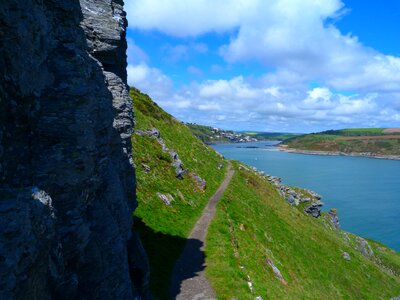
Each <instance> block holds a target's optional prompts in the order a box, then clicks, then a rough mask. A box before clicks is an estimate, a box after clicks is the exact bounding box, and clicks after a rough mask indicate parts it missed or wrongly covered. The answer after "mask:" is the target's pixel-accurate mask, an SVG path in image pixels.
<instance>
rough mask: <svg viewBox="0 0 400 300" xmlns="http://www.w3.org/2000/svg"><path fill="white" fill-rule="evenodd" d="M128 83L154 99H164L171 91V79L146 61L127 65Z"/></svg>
mask: <svg viewBox="0 0 400 300" xmlns="http://www.w3.org/2000/svg"><path fill="white" fill-rule="evenodd" d="M127 72H128V84H129V85H130V86H134V87H136V88H138V89H140V90H141V91H142V92H144V93H147V94H150V95H151V96H152V97H153V98H154V100H156V101H158V100H159V99H165V97H166V96H167V95H170V94H171V93H172V89H173V83H172V80H171V79H170V78H169V77H168V76H166V75H165V74H163V73H162V72H161V71H160V70H158V69H156V68H151V67H149V66H148V65H147V64H146V63H141V64H138V65H128V68H127Z"/></svg>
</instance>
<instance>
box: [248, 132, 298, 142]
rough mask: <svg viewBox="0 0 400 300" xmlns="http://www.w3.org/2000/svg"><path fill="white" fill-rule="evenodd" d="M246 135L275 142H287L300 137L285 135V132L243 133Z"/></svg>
mask: <svg viewBox="0 0 400 300" xmlns="http://www.w3.org/2000/svg"><path fill="white" fill-rule="evenodd" d="M243 133H244V134H245V135H249V136H251V137H254V138H256V139H258V140H274V141H285V140H287V139H290V138H293V137H296V136H299V134H296V133H285V132H258V131H246V132H243Z"/></svg>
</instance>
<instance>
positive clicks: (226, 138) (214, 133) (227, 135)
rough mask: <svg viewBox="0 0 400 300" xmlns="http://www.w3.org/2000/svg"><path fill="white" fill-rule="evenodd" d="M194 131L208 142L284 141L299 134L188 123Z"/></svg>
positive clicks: (198, 136)
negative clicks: (231, 128) (229, 128)
mask: <svg viewBox="0 0 400 300" xmlns="http://www.w3.org/2000/svg"><path fill="white" fill-rule="evenodd" d="M186 125H187V126H188V127H189V129H190V130H191V131H192V133H193V134H194V135H195V136H196V137H197V138H199V139H200V140H202V141H203V142H204V143H206V144H216V143H237V142H244V141H247V142H248V141H256V140H258V141H267V140H274V141H284V140H286V139H288V138H291V137H295V136H297V134H293V133H281V132H259V131H232V130H224V129H218V128H213V127H210V126H204V125H199V124H193V123H188V124H186Z"/></svg>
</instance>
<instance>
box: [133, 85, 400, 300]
mask: <svg viewBox="0 0 400 300" xmlns="http://www.w3.org/2000/svg"><path fill="white" fill-rule="evenodd" d="M131 96H132V98H133V101H134V107H135V116H136V118H135V119H136V130H144V131H148V130H151V129H152V128H157V129H158V130H159V131H160V134H161V137H162V138H163V140H164V141H165V144H166V146H167V147H168V148H170V149H174V150H175V151H176V152H177V153H178V154H179V156H180V158H181V160H182V162H183V163H184V166H185V168H188V169H189V170H190V171H192V172H195V173H196V174H198V175H199V176H201V177H202V178H204V179H206V181H207V188H206V189H205V191H200V190H198V189H197V187H196V183H195V182H194V180H192V179H191V178H190V177H188V176H184V178H183V179H178V178H176V177H175V172H174V168H173V167H172V165H171V162H172V160H171V157H170V155H169V154H168V153H165V152H163V150H162V147H161V145H160V144H159V143H158V141H157V140H156V139H155V138H151V137H148V136H145V135H144V136H143V135H138V134H134V135H133V137H132V141H133V146H134V161H135V165H136V176H137V198H138V202H139V206H138V208H137V209H136V211H135V214H134V218H135V224H134V228H135V230H136V231H137V232H138V233H139V235H140V238H141V240H142V241H143V245H144V248H145V250H146V252H147V254H148V257H149V261H150V273H151V275H150V288H151V291H152V293H153V297H154V299H168V290H169V284H170V275H171V272H172V268H173V266H174V264H175V261H176V259H177V258H178V257H179V255H180V253H181V251H182V249H183V246H184V245H185V242H186V237H187V236H188V234H189V233H190V231H191V229H192V227H193V225H194V224H195V222H196V220H197V218H198V217H199V216H200V214H201V212H202V210H203V208H204V206H205V205H206V203H207V201H208V199H209V197H210V196H211V195H212V194H213V193H214V192H215V190H216V189H217V187H218V186H219V184H220V183H221V182H222V180H223V178H224V175H225V173H226V165H227V163H226V161H225V160H224V159H223V158H222V157H221V156H219V155H218V154H217V153H216V152H215V151H214V150H213V149H211V148H210V147H208V146H206V145H205V144H204V143H202V142H201V141H200V140H199V139H197V138H196V137H195V136H194V135H193V134H192V132H191V131H190V130H189V129H188V128H187V126H186V125H184V124H183V123H181V122H179V121H177V120H176V119H175V118H173V117H172V116H171V115H169V114H167V113H166V112H164V111H163V110H162V109H161V108H160V107H159V106H158V105H157V104H155V103H154V102H153V101H151V99H150V98H149V97H148V96H147V95H144V94H142V93H140V92H139V91H138V90H136V89H132V90H131ZM233 165H234V168H235V169H236V172H235V175H234V177H233V179H232V182H231V183H230V185H229V186H228V189H227V191H226V192H225V194H224V195H223V198H222V199H221V202H220V203H219V204H218V207H217V214H216V218H215V219H214V220H213V221H212V223H211V226H210V231H209V233H208V237H207V246H206V263H207V269H206V275H207V277H208V278H209V280H210V282H211V284H212V286H213V287H214V288H215V290H216V292H217V294H218V299H255V297H256V296H262V297H263V299H390V297H394V296H398V295H400V277H399V276H398V275H395V274H399V273H400V255H399V254H398V253H396V252H394V251H393V250H390V249H388V248H386V247H384V246H383V245H379V244H377V243H375V242H372V241H370V244H371V246H372V248H373V250H374V256H373V257H371V258H365V257H363V256H362V255H361V254H360V252H359V251H358V250H356V248H357V245H356V241H355V236H353V235H351V234H347V235H345V234H344V233H343V232H339V231H336V230H333V229H332V227H330V226H329V223H327V221H324V219H323V218H320V219H314V218H312V217H310V216H308V215H306V214H305V213H304V212H303V211H302V208H301V207H292V206H290V205H289V204H288V203H287V202H286V200H285V199H284V198H283V197H281V196H280V195H279V194H278V193H277V191H276V190H275V187H274V186H273V185H272V184H270V183H269V182H268V181H267V180H266V179H265V178H264V177H263V176H261V175H260V174H258V173H256V172H254V171H251V170H250V169H248V168H247V167H242V166H241V165H240V164H239V163H237V162H233ZM297 190H298V189H297ZM298 191H299V190H298ZM157 193H162V194H166V195H167V194H168V195H170V196H171V199H172V201H171V205H166V204H165V203H164V202H163V201H161V200H160V198H159V197H158V196H157ZM339 216H340V212H339ZM346 236H348V238H347V237H346ZM343 251H346V252H348V253H349V254H350V256H351V260H350V261H347V260H344V259H343V257H342V253H343ZM266 259H269V260H271V261H272V262H273V263H274V264H275V266H276V267H277V268H278V269H279V270H280V271H281V273H282V276H283V279H284V280H285V282H286V284H283V283H282V282H281V281H280V280H278V279H277V278H276V277H275V276H274V273H273V272H272V269H271V267H270V266H268V265H266V263H265V261H266ZM247 276H249V277H247ZM249 278H250V280H251V282H252V284H253V288H254V292H253V293H251V292H250V289H249V287H248V283H247V281H248V280H249Z"/></svg>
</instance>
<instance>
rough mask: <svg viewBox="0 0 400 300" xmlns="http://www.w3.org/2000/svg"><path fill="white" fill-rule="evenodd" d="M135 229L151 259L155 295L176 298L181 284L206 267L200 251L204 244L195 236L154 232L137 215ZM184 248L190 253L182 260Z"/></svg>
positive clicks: (151, 287)
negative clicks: (194, 237) (193, 237)
mask: <svg viewBox="0 0 400 300" xmlns="http://www.w3.org/2000/svg"><path fill="white" fill-rule="evenodd" d="M134 229H135V231H136V232H137V233H138V234H139V236H140V239H141V241H142V243H143V246H144V248H145V250H146V253H147V256H148V259H149V264H150V290H151V292H152V295H153V298H154V299H157V300H164V299H175V298H176V296H177V295H178V294H179V292H180V286H181V283H182V282H183V281H184V280H185V279H187V278H193V277H195V276H197V273H198V272H200V271H202V270H203V269H204V262H205V256H204V252H203V251H202V250H201V247H202V246H203V243H202V242H201V241H199V240H195V239H189V240H188V239H185V238H182V237H179V236H172V235H169V234H165V233H161V232H155V231H154V230H153V229H152V228H150V227H148V226H147V225H146V224H145V223H144V222H143V220H142V219H140V218H138V217H134ZM185 247H186V251H185V253H190V255H185V256H183V257H181V258H180V259H179V257H180V255H181V253H182V251H183V250H184V248H185ZM188 248H189V249H188ZM188 250H189V251H188ZM178 259H179V262H178V263H177V261H178ZM176 263H177V265H176V269H175V273H174V276H173V277H174V278H172V273H173V271H174V267H175V264H176ZM171 283H172V285H171Z"/></svg>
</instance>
